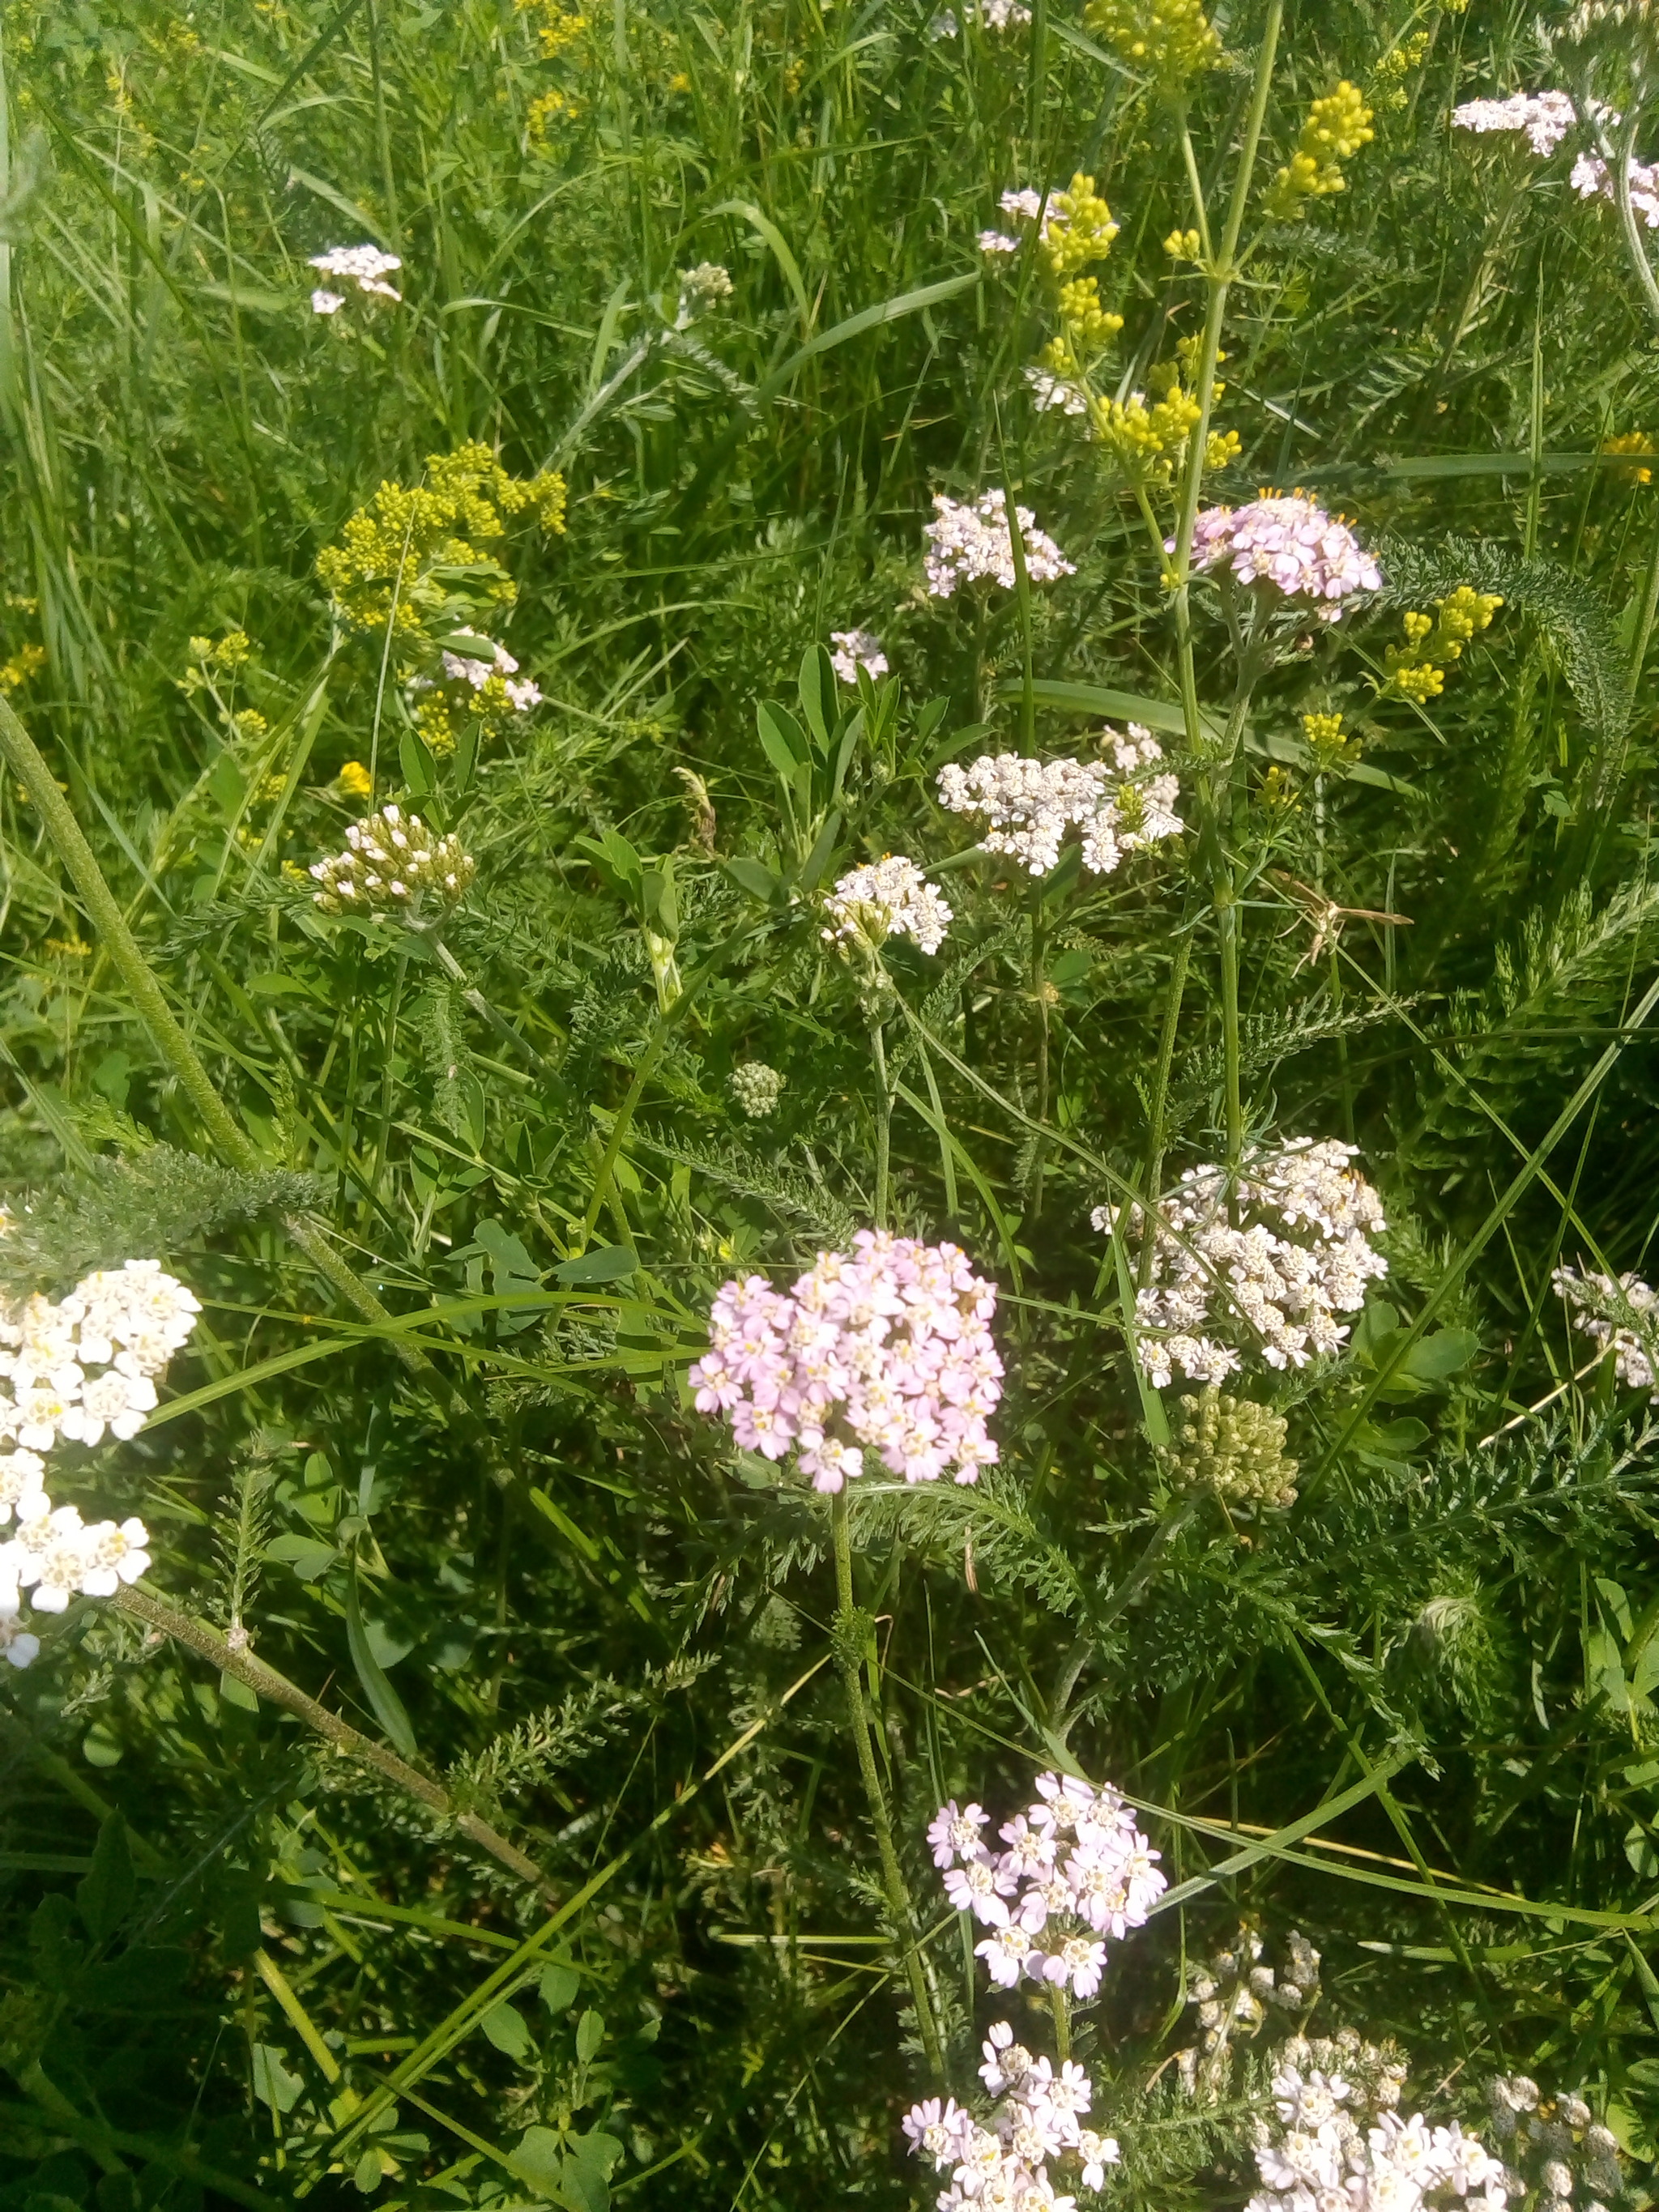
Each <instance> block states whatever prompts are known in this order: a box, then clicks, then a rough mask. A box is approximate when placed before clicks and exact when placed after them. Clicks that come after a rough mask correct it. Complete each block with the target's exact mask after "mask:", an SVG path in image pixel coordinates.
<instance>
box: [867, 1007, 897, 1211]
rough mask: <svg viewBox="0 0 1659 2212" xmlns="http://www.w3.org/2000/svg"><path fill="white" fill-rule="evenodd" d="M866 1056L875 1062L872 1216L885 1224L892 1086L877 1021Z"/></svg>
mask: <svg viewBox="0 0 1659 2212" xmlns="http://www.w3.org/2000/svg"><path fill="white" fill-rule="evenodd" d="M870 1056H871V1058H872V1060H874V1061H875V1064H876V1191H875V1205H874V1209H873V1214H872V1218H873V1219H874V1222H875V1225H876V1227H877V1228H878V1229H885V1228H886V1226H887V1197H888V1190H887V1186H888V1182H889V1164H890V1148H891V1144H892V1134H893V1086H892V1084H891V1082H890V1080H889V1079H888V1074H887V1046H886V1042H885V1040H884V1037H883V1036H882V1025H881V1024H880V1023H879V1022H878V1021H872V1023H871V1024H870Z"/></svg>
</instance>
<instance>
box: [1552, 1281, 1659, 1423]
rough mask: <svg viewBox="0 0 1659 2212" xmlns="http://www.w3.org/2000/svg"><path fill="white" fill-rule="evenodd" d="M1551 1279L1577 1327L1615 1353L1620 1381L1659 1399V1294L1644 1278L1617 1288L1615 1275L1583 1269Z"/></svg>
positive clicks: (1606, 1349) (1615, 1369)
mask: <svg viewBox="0 0 1659 2212" xmlns="http://www.w3.org/2000/svg"><path fill="white" fill-rule="evenodd" d="M1552 1280H1553V1283H1554V1285H1555V1287H1556V1289H1557V1290H1558V1291H1559V1292H1560V1294H1561V1296H1562V1297H1564V1298H1565V1300H1566V1302H1567V1304H1568V1305H1569V1307H1570V1308H1571V1311H1572V1319H1573V1326H1574V1327H1575V1328H1577V1329H1579V1330H1581V1331H1582V1332H1583V1334H1584V1335H1585V1336H1587V1337H1589V1340H1590V1342H1591V1343H1592V1344H1599V1345H1600V1346H1601V1347H1602V1349H1603V1350H1604V1351H1610V1352H1612V1353H1613V1372H1614V1374H1615V1375H1617V1376H1618V1377H1619V1380H1620V1382H1621V1383H1624V1384H1626V1386H1627V1388H1629V1389H1632V1390H1648V1391H1651V1392H1652V1394H1653V1395H1654V1397H1655V1398H1656V1399H1659V1374H1656V1372H1655V1367H1654V1351H1655V1346H1656V1344H1659V1291H1655V1290H1654V1289H1653V1287H1652V1285H1650V1284H1648V1283H1644V1281H1643V1280H1642V1278H1641V1277H1640V1276H1639V1275H1620V1278H1619V1279H1618V1281H1617V1282H1616V1283H1615V1282H1614V1281H1613V1278H1612V1276H1611V1275H1598V1274H1595V1273H1586V1274H1580V1273H1579V1272H1578V1270H1577V1267H1558V1268H1557V1269H1556V1271H1555V1273H1554V1275H1553V1278H1552Z"/></svg>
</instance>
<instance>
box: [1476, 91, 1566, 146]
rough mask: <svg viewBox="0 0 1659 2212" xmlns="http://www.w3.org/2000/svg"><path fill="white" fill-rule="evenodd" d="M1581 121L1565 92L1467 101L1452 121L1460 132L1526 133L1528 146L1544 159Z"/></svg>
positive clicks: (1525, 94) (1523, 93)
mask: <svg viewBox="0 0 1659 2212" xmlns="http://www.w3.org/2000/svg"><path fill="white" fill-rule="evenodd" d="M1577 120H1578V118H1577V113H1576V112H1575V111H1574V108H1573V104H1572V102H1571V100H1569V99H1568V97H1567V95H1566V94H1565V92H1533V93H1528V92H1517V93H1513V94H1510V98H1509V99H1507V100H1465V102H1464V103H1463V105H1462V107H1455V108H1453V110H1452V122H1453V123H1454V125H1455V126H1456V128H1457V129H1458V130H1460V131H1474V132H1476V133H1477V134H1479V135H1480V136H1485V135H1486V133H1487V132H1488V131H1525V132H1526V134H1527V143H1528V145H1529V146H1530V147H1531V148H1532V150H1533V152H1534V154H1536V155H1539V156H1540V157H1542V156H1544V155H1547V154H1553V152H1554V151H1555V149H1556V148H1557V147H1558V146H1559V144H1560V143H1561V141H1562V140H1563V139H1564V138H1565V137H1566V135H1567V133H1568V131H1571V128H1572V126H1573V125H1574V124H1575V123H1576V122H1577Z"/></svg>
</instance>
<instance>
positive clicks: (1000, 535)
mask: <svg viewBox="0 0 1659 2212" xmlns="http://www.w3.org/2000/svg"><path fill="white" fill-rule="evenodd" d="M1014 514H1015V517H1016V519H1017V520H1018V524H1019V537H1020V544H1021V546H1022V548H1023V550H1024V555H1025V574H1026V576H1027V578H1028V580H1030V582H1031V583H1033V584H1052V583H1053V582H1054V580H1055V578H1056V577H1058V576H1072V575H1075V574H1076V573H1077V569H1076V565H1075V563H1074V562H1070V561H1068V560H1067V559H1066V556H1065V555H1064V554H1063V553H1062V552H1061V551H1060V548H1059V546H1058V545H1056V544H1055V543H1054V539H1053V538H1050V537H1048V535H1047V534H1046V532H1042V531H1041V530H1039V529H1038V528H1037V526H1036V515H1035V514H1034V513H1032V512H1031V510H1030V507H1015V509H1014ZM933 517H934V519H933V521H932V522H930V523H929V524H928V525H927V528H926V530H925V531H924V532H923V533H922V534H923V536H924V537H925V538H927V557H926V560H925V562H924V563H923V565H924V567H925V568H926V569H927V588H928V590H929V591H930V592H932V593H933V597H934V598H935V599H949V598H951V594H952V593H953V592H955V591H956V589H957V586H958V585H959V584H978V583H985V582H989V583H994V584H1000V585H1001V586H1002V588H1003V589H1004V590H1005V591H1009V592H1011V591H1012V590H1013V588H1014V586H1015V583H1016V581H1017V577H1016V574H1015V571H1014V547H1013V538H1012V533H1011V532H1010V531H1009V528H1008V502H1007V499H1006V495H1005V494H1004V493H1003V492H1002V491H1000V490H996V491H987V492H985V493H983V494H982V495H981V497H980V498H979V499H978V500H977V501H975V503H974V504H973V505H972V506H966V505H963V503H962V502H961V501H957V500H954V499H947V498H946V497H945V494H944V493H943V492H938V493H936V494H935V495H934V497H933Z"/></svg>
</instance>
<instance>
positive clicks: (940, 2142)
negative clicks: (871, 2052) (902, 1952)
mask: <svg viewBox="0 0 1659 2212" xmlns="http://www.w3.org/2000/svg"><path fill="white" fill-rule="evenodd" d="M982 2048H983V2050H984V2052H985V2063H984V2064H983V2065H982V2066H981V2068H980V2069H979V2070H980V2074H981V2078H982V2079H983V2080H984V2081H985V2084H986V2086H987V2088H988V2089H989V2090H990V2091H991V2093H992V2094H993V2096H1000V2098H1001V2100H1002V2101H1001V2103H1000V2105H999V2106H998V2107H997V2109H996V2110H995V2111H994V2112H993V2113H992V2115H991V2119H990V2124H989V2126H988V2127H987V2126H981V2124H980V2122H979V2121H978V2120H976V2119H975V2118H974V2116H973V2114H972V2113H971V2112H968V2111H966V2110H965V2109H964V2108H963V2106H960V2105H958V2104H957V2101H956V2100H955V2098H954V2097H947V2098H945V2100H943V2102H941V2100H939V2098H937V2097H930V2098H928V2099H927V2101H926V2103H924V2104H920V2105H914V2106H912V2107H911V2108H910V2110H909V2111H908V2112H907V2113H906V2114H905V2116H904V2132H905V2134H906V2136H908V2138H909V2143H910V2148H911V2151H912V2153H913V2154H914V2153H916V2152H918V2151H925V2152H926V2153H927V2156H928V2157H929V2158H931V2159H932V2160H933V2164H934V2166H936V2167H937V2169H938V2170H939V2172H940V2173H948V2174H949V2175H950V2177H951V2182H950V2186H949V2187H948V2188H947V2189H945V2190H943V2191H941V2192H940V2194H939V2197H938V2199H937V2203H938V2204H939V2212H960V2208H963V2207H967V2206H971V2207H973V2208H975V2212H1072V2208H1073V2206H1074V2205H1075V2204H1076V2202H1077V2200H1076V2198H1075V2197H1069V2196H1061V2195H1060V2193H1059V2192H1058V2191H1056V2190H1055V2188H1054V2183H1053V2181H1052V2180H1051V2179H1050V2178H1049V2173H1048V2166H1049V2164H1050V2162H1051V2161H1052V2160H1060V2159H1075V2160H1077V2161H1078V2163H1079V2166H1080V2168H1081V2173H1080V2176H1079V2179H1080V2180H1081V2182H1082V2185H1083V2186H1084V2188H1085V2189H1091V2190H1098V2189H1101V2188H1103V2187H1104V2185H1105V2181H1106V2169H1107V2167H1108V2166H1115V2165H1117V2164H1118V2162H1119V2157H1120V2153H1119V2150H1118V2145H1117V2139H1116V2137H1115V2136H1103V2135H1097V2133H1096V2132H1095V2130H1093V2129H1092V2128H1085V2126H1084V2125H1083V2123H1082V2115H1083V2114H1084V2113H1085V2112H1087V2111H1088V2110H1089V2107H1090V2106H1091V2105H1092V2104H1093V2102H1094V2084H1093V2083H1092V2082H1091V2081H1090V2079H1089V2076H1088V2075H1087V2074H1086V2073H1085V2071H1084V2069H1083V2068H1082V2067H1081V2066H1079V2065H1077V2064H1076V2063H1074V2062H1073V2061H1072V2060H1070V2059H1067V2060H1066V2062H1065V2063H1063V2064H1062V2065H1060V2067H1059V2068H1058V2069H1056V2068H1055V2067H1054V2065H1053V2064H1052V2063H1050V2062H1049V2061H1048V2059H1047V2058H1036V2057H1032V2055H1031V2053H1030V2051H1027V2050H1026V2049H1025V2048H1024V2045H1021V2044H1018V2043H1016V2042H1015V2040H1014V2031H1013V2029H1012V2027H1010V2026H1009V2024H1008V2022H1007V2021H1006V2020H1000V2021H996V2022H995V2024H994V2026H993V2027H992V2029H991V2033H990V2034H989V2036H988V2037H987V2039H986V2041H985V2043H984V2045H982Z"/></svg>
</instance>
